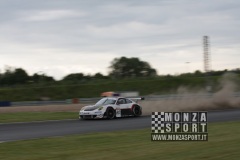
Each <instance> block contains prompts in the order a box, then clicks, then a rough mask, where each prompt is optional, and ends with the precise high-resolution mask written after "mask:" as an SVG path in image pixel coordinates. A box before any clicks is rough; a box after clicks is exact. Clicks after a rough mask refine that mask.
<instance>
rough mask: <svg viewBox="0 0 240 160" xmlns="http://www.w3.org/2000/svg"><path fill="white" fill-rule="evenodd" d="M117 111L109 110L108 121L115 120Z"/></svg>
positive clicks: (107, 113)
mask: <svg viewBox="0 0 240 160" xmlns="http://www.w3.org/2000/svg"><path fill="white" fill-rule="evenodd" d="M115 115H116V113H115V110H114V109H113V108H108V109H107V111H106V117H107V119H113V118H115Z"/></svg>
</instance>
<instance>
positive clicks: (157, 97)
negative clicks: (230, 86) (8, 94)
mask: <svg viewBox="0 0 240 160" xmlns="http://www.w3.org/2000/svg"><path fill="white" fill-rule="evenodd" d="M214 95H215V94H213V93H206V94H167V95H151V96H144V97H145V100H146V101H148V100H149V101H157V100H168V99H185V98H188V99H189V98H212V97H214ZM230 96H232V97H240V92H235V93H233V94H231V95H230ZM99 99H101V97H95V98H77V99H76V98H74V99H66V100H61V101H24V102H11V106H42V105H63V104H74V103H75V102H76V104H77V103H80V104H89V103H92V104H93V103H96V102H97V101H98V100H99Z"/></svg>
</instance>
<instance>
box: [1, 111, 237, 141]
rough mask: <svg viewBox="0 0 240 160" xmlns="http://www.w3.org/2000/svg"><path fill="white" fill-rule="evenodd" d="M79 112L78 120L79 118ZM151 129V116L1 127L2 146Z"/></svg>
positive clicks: (211, 115) (230, 115)
mask: <svg viewBox="0 0 240 160" xmlns="http://www.w3.org/2000/svg"><path fill="white" fill-rule="evenodd" d="M77 114H78V113H76V117H77ZM235 120H240V110H239V109H238V110H224V111H210V112H208V122H222V121H235ZM150 127H151V118H150V116H142V117H129V118H119V119H114V120H81V121H79V120H62V121H46V122H30V123H21V122H20V123H9V124H0V143H3V142H8V141H16V140H27V139H35V138H43V137H55V136H64V135H70V134H83V133H94V132H108V131H117V130H131V129H142V128H149V130H150Z"/></svg>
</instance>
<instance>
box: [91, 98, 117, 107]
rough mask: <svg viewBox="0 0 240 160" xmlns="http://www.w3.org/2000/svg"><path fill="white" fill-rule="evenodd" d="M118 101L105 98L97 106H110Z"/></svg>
mask: <svg viewBox="0 0 240 160" xmlns="http://www.w3.org/2000/svg"><path fill="white" fill-rule="evenodd" d="M115 102H116V100H115V99H108V98H103V99H101V100H99V101H98V102H97V103H96V104H95V105H96V106H99V105H108V104H115Z"/></svg>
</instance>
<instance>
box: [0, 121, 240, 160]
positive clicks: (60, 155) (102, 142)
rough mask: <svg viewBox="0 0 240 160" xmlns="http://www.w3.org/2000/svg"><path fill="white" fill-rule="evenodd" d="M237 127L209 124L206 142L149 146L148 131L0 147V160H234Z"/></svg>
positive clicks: (239, 138) (238, 138) (239, 131)
mask: <svg viewBox="0 0 240 160" xmlns="http://www.w3.org/2000/svg"><path fill="white" fill-rule="evenodd" d="M239 126H240V121H237V122H225V123H210V124H209V126H208V130H209V141H208V142H151V140H150V128H149V129H143V130H133V131H117V132H108V133H94V134H85V135H74V136H65V137H55V138H43V139H37V140H26V141H17V142H8V143H0V159H4V160H15V159H24V160H42V159H51V160H79V159H85V160H94V159H115V160H125V159H131V160H144V159H164V160H171V159H172V160H175V159H178V160H188V159H194V160H195V159H207V160H213V159H217V160H219V159H223V160H224V159H226V160H229V159H231V160H238V159H239V157H240V152H239V150H240V145H239V144H240V127H239Z"/></svg>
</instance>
